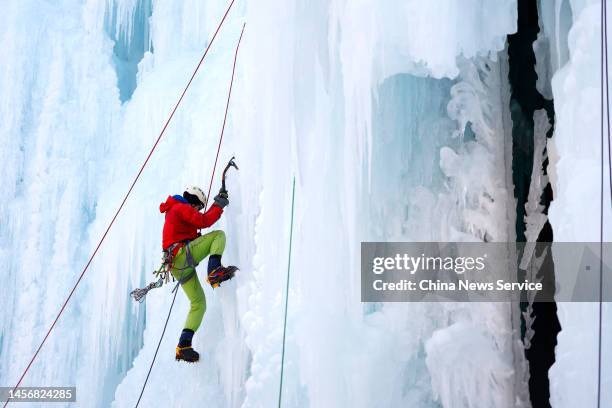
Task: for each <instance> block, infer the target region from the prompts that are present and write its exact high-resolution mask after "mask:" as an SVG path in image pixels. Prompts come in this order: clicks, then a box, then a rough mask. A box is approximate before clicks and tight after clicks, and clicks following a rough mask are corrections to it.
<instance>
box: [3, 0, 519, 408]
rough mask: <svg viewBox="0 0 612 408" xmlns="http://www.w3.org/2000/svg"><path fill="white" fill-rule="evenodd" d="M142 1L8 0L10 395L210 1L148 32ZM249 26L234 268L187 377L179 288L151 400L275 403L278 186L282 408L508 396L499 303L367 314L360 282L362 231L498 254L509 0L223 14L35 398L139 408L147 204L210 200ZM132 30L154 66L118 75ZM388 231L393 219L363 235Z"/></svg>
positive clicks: (209, 14) (509, 360)
mask: <svg viewBox="0 0 612 408" xmlns="http://www.w3.org/2000/svg"><path fill="white" fill-rule="evenodd" d="M145 3H146V2H143V1H128V0H125V1H109V2H98V1H94V0H90V1H88V2H85V3H81V2H70V1H64V2H61V3H59V4H56V5H53V6H51V5H46V6H44V7H42V8H41V7H38V6H35V4H34V2H32V3H30V2H21V3H19V5H17V4H15V3H13V4H12V5H10V7H9V8H8V11H7V13H5V15H3V16H2V17H1V18H2V19H3V20H2V22H3V23H4V24H1V25H0V27H1V28H0V30H1V31H0V34H1V37H0V41H2V44H3V46H5V47H3V48H4V49H7V50H8V53H10V54H8V57H9V58H8V59H9V60H11V58H12V57H14V61H16V63H15V64H14V65H13V64H10V65H5V66H3V68H2V69H3V70H7V71H0V73H1V75H0V80H1V81H3V82H2V89H3V90H7V91H6V92H3V95H2V98H3V104H2V105H1V106H2V109H3V110H2V113H3V117H6V118H9V120H10V121H9V124H10V127H9V128H8V129H9V131H8V132H7V133H6V134H7V137H6V138H5V137H4V136H3V140H4V139H6V143H5V144H4V145H3V147H2V155H3V158H5V157H6V160H3V161H2V162H3V164H2V166H3V167H1V168H2V175H3V176H5V177H4V179H5V180H9V181H10V182H11V183H10V185H9V187H8V191H9V193H11V194H12V195H11V196H15V199H14V200H13V201H12V202H10V203H2V204H0V206H1V207H0V217H2V225H3V226H4V225H9V227H8V228H6V229H5V228H4V227H3V228H2V232H1V233H0V239H1V240H2V241H0V242H1V243H2V247H1V248H2V251H3V252H2V257H3V258H2V260H3V261H5V260H8V261H7V262H8V263H9V265H10V267H9V273H8V283H7V284H6V285H5V287H7V288H11V290H9V291H7V293H8V295H7V296H3V297H2V300H1V302H3V303H2V306H4V310H7V311H9V312H6V313H4V314H3V317H2V320H1V321H0V328H1V330H2V331H1V332H0V333H2V343H1V346H0V347H2V348H1V351H2V353H1V355H2V358H1V359H0V374H1V375H0V377H1V378H2V379H3V380H4V379H5V378H6V381H7V382H9V383H12V382H14V381H15V379H16V377H17V375H18V373H19V372H20V370H21V369H22V368H23V367H24V365H25V363H26V356H29V354H30V352H31V351H32V350H33V348H34V347H35V345H36V344H37V343H38V341H39V340H40V338H41V336H42V334H41V330H43V329H44V328H46V327H47V324H48V322H49V321H50V320H51V318H52V317H53V314H54V313H55V311H56V310H57V305H59V304H60V301H61V299H62V298H63V296H64V295H65V294H66V292H67V290H68V288H69V286H70V285H71V284H72V282H73V281H74V278H75V275H76V274H77V273H78V272H79V271H80V268H79V267H80V266H81V265H83V264H84V261H85V257H86V255H88V254H89V252H90V251H91V249H92V248H93V246H94V244H95V243H96V241H97V239H98V238H99V237H100V235H101V233H102V232H103V231H104V228H105V226H106V224H107V222H108V221H109V220H110V218H111V216H112V214H113V212H114V211H115V209H116V206H117V205H118V203H119V201H120V199H121V197H122V194H123V193H124V192H125V190H126V188H127V186H128V185H129V181H130V177H132V175H133V174H134V173H135V172H136V171H137V169H138V166H139V164H140V162H141V160H143V159H144V157H145V155H146V151H147V149H148V148H149V147H150V146H151V145H152V143H153V141H154V139H155V138H156V136H157V132H158V131H159V130H160V129H161V127H162V125H163V121H164V120H165V119H166V116H167V114H168V113H169V111H170V109H171V107H172V105H173V103H174V102H175V100H176V97H177V96H178V93H179V91H180V89H181V87H182V86H183V85H184V84H185V83H186V80H187V79H188V77H189V75H190V74H191V72H192V69H193V67H194V66H195V64H196V63H197V61H198V59H199V57H200V55H201V52H202V50H203V48H204V46H205V45H206V42H207V40H208V39H209V38H210V36H211V33H212V30H214V28H215V23H216V21H218V20H219V18H220V16H221V15H222V13H223V11H224V7H225V4H224V3H223V2H220V1H215V2H200V1H195V0H194V1H186V2H181V3H180V4H177V3H176V2H172V1H161V0H160V1H153V2H152V3H151V7H152V14H151V17H150V19H149V20H146V19H145V20H146V23H144V22H142V19H141V15H140V14H139V12H137V10H139V7H141V8H142V7H144V5H145ZM112 10H115V14H114V16H115V17H114V18H112V17H111V18H109V16H112V15H113V14H112V13H113V11H112ZM109 13H111V14H109ZM49 16H51V17H49ZM41 21H42V22H43V23H41ZM66 21H68V22H70V23H71V24H67V23H66ZM243 21H247V29H246V33H245V37H244V40H243V41H244V42H243V45H242V49H241V54H240V56H239V67H238V72H237V78H236V82H235V88H234V94H233V97H232V98H233V99H232V108H231V113H230V117H229V123H228V128H227V129H226V135H225V141H224V144H223V147H222V150H221V158H222V159H227V158H229V156H231V155H233V154H235V155H236V156H237V159H238V162H239V165H240V167H241V171H240V172H239V173H237V174H231V176H230V180H229V182H228V183H229V184H228V186H229V189H230V195H231V205H230V207H229V208H228V210H227V211H226V214H225V216H224V218H223V220H222V221H221V222H220V224H219V227H220V228H223V229H224V230H226V232H227V234H228V248H227V252H226V255H225V256H224V259H225V260H226V262H228V263H236V264H238V265H240V267H241V272H240V274H239V277H238V279H235V280H234V281H232V282H231V283H229V284H227V285H224V286H223V287H222V288H221V289H220V290H215V291H212V290H211V289H208V288H207V289H206V296H207V301H208V310H207V313H206V317H205V321H204V325H203V327H202V329H201V330H200V331H199V332H198V334H197V335H196V337H195V347H196V348H197V349H198V350H199V351H200V352H201V356H202V361H201V362H200V363H199V364H198V365H194V366H186V365H183V364H176V363H175V362H174V358H173V357H174V356H173V350H174V345H175V342H176V337H177V336H178V333H179V332H180V329H181V328H182V324H183V319H184V314H185V313H186V310H187V307H188V305H187V302H186V300H185V298H184V296H182V294H179V296H178V298H177V302H176V305H175V307H174V314H173V317H172V318H171V320H170V324H169V327H168V332H167V333H166V336H165V339H164V341H163V343H162V346H161V349H160V355H159V356H158V359H157V363H156V366H155V368H154V369H153V372H152V376H151V379H150V380H149V387H148V389H147V392H146V393H145V395H144V398H143V402H142V404H143V406H202V405H205V406H213V407H214V406H219V407H227V406H244V407H259V406H273V405H275V404H276V401H277V394H276V392H277V390H278V381H279V378H278V375H279V364H280V347H281V338H282V331H281V330H282V326H281V325H282V304H283V300H284V298H283V296H284V294H283V289H284V286H285V279H286V265H287V249H288V248H287V239H288V233H289V212H290V187H291V179H292V176H293V175H295V176H296V178H297V188H296V190H297V191H296V224H295V225H296V229H295V236H294V243H295V247H294V258H293V261H292V264H293V269H292V281H291V288H290V299H289V318H288V333H287V336H288V337H287V350H286V361H285V376H286V377H285V388H284V394H283V401H284V402H285V405H286V406H354V407H360V406H363V407H365V406H397V405H408V406H421V407H427V406H432V407H435V406H440V405H443V406H447V407H455V406H461V405H458V404H461V403H460V402H458V401H472V405H471V406H482V407H492V406H498V407H506V406H508V404H510V403H513V402H514V401H515V394H516V393H517V391H516V389H517V387H518V386H517V384H516V380H515V376H516V373H515V372H514V369H515V364H514V360H515V358H517V357H516V355H515V353H514V348H515V344H514V343H513V339H514V334H513V329H512V314H511V310H510V308H509V306H508V305H503V304H498V305H477V304H471V305H467V306H460V307H459V306H457V305H366V306H364V305H362V304H361V303H360V301H359V284H360V282H359V273H358V270H359V269H358V250H359V243H360V241H362V240H366V239H381V240H385V239H406V240H408V239H426V240H490V241H503V240H505V239H508V234H509V232H508V231H507V230H506V227H505V226H506V225H507V224H508V222H507V217H508V215H507V208H505V203H506V202H507V193H506V190H507V185H506V172H507V170H506V167H507V166H506V164H505V160H504V158H505V157H506V154H505V150H504V143H503V135H504V128H503V114H502V106H503V104H504V95H503V84H504V82H503V81H502V79H501V78H502V71H501V69H502V68H501V66H500V65H501V64H500V63H499V61H498V60H497V55H498V54H497V53H498V52H500V51H503V47H504V41H505V36H506V34H508V33H510V32H513V31H514V30H515V24H516V23H515V22H516V3H515V1H513V0H508V1H503V2H495V4H493V3H492V2H489V1H483V0H480V1H479V0H473V1H469V2H466V1H459V0H452V1H451V0H447V1H444V2H442V4H438V5H434V4H433V3H430V2H422V1H416V0H414V1H409V2H398V3H397V4H388V3H384V4H380V3H379V2H374V1H361V2H352V1H351V2H348V1H347V2H345V1H332V2H327V1H322V0H318V1H305V0H300V1H293V2H291V1H285V2H278V1H257V2H250V1H243V2H238V3H236V5H235V9H234V10H233V11H232V13H231V15H230V17H229V19H228V21H227V22H226V25H225V26H224V28H223V29H222V31H221V32H220V34H219V37H218V39H217V42H216V43H215V44H214V45H213V48H212V49H211V53H210V55H209V56H208V59H207V61H206V63H205V65H204V67H203V69H202V71H201V73H200V74H199V76H198V77H197V79H196V81H195V82H194V83H193V85H192V88H191V90H190V92H189V93H188V94H187V96H186V97H185V99H184V100H183V105H182V106H181V108H180V110H179V111H178V112H177V115H176V116H175V118H174V120H173V122H172V124H171V125H170V127H169V128H168V130H167V133H166V135H165V138H164V139H163V141H162V143H161V144H160V145H159V147H158V150H157V151H156V153H155V156H154V157H153V160H152V162H151V163H150V165H149V167H147V169H146V171H145V173H144V174H143V177H142V179H141V181H140V182H139V184H138V185H137V186H136V188H135V190H134V192H133V196H132V197H131V198H130V201H129V202H128V204H127V205H126V207H125V208H124V212H123V213H122V215H121V216H120V217H119V218H118V220H117V222H116V224H115V226H114V229H113V230H112V232H111V233H110V235H109V236H108V238H107V241H106V243H105V244H104V247H103V249H102V250H101V252H100V253H99V254H98V257H97V258H96V261H95V262H94V264H93V265H92V268H91V270H90V271H89V272H88V275H87V276H86V280H85V281H84V283H83V286H82V287H81V288H80V289H79V293H78V296H77V297H76V298H75V299H73V302H72V304H71V306H70V309H69V311H68V312H67V314H66V315H65V316H64V317H63V319H62V320H61V322H60V324H59V325H58V328H57V329H56V330H57V331H58V332H59V333H58V332H56V333H55V334H54V337H52V338H51V340H50V341H49V343H48V344H47V345H46V346H45V348H44V350H43V353H42V354H41V356H40V358H39V360H38V362H37V364H36V365H35V366H34V367H33V368H32V371H31V372H30V374H29V376H28V380H27V381H26V383H28V384H36V383H41V382H45V381H47V380H48V379H49V378H53V379H55V380H57V381H58V382H60V383H61V384H68V383H70V384H72V383H76V385H77V387H78V388H79V390H83V391H82V392H81V393H80V394H79V398H80V402H81V404H82V405H83V406H109V405H110V404H111V403H112V405H113V406H116V407H122V406H133V404H134V402H135V400H136V398H137V394H138V391H139V387H140V386H141V384H142V382H143V380H144V377H145V375H146V371H147V369H148V364H149V362H150V359H151V357H152V354H153V352H154V350H155V347H156V345H157V340H158V338H159V335H160V334H161V330H162V326H163V323H164V319H165V314H166V312H167V310H168V307H169V305H170V301H171V297H170V293H169V288H164V289H161V290H157V291H155V292H152V293H151V294H150V296H149V297H148V299H147V302H146V304H143V305H135V304H134V303H133V302H132V301H131V299H129V297H128V295H127V294H128V293H129V291H130V290H132V289H133V288H134V287H136V286H142V285H143V284H145V283H146V282H147V281H148V280H149V279H150V278H151V275H150V272H151V271H152V270H153V269H155V268H156V267H157V265H158V254H159V237H160V233H161V227H162V217H161V216H160V215H159V213H158V212H157V205H158V203H159V202H160V201H162V200H163V199H165V197H166V195H167V194H173V193H177V192H180V191H181V190H182V188H183V186H184V185H185V184H191V183H194V184H200V185H203V186H207V185H208V180H209V177H210V173H211V170H212V162H213V159H214V153H215V149H216V142H217V137H218V132H219V130H220V128H221V121H222V113H223V108H224V102H225V97H226V91H227V86H228V84H229V79H230V74H231V62H232V61H231V59H232V57H233V55H232V52H233V47H234V45H235V43H236V41H237V38H238V35H239V31H240V28H241V25H242V22H243ZM34 27H36V29H34ZM83 27H86V28H83ZM138 27H140V29H141V30H145V31H146V30H148V31H149V32H134V30H136V31H138ZM121 33H124V34H121ZM125 33H128V34H125ZM122 35H123V37H122ZM134 35H136V36H137V37H138V38H141V39H145V38H146V39H148V41H150V44H149V45H146V47H145V44H146V43H147V41H145V40H143V47H145V48H146V50H148V51H147V52H143V53H142V60H140V61H136V62H134V60H131V61H130V64H131V65H129V64H128V65H129V66H127V67H126V66H125V65H121V64H117V61H116V58H117V48H116V47H117V42H115V43H113V41H112V39H113V38H114V39H116V40H117V41H119V42H122V44H123V45H122V46H123V47H124V48H125V49H126V50H133V49H132V48H130V47H129V44H132V43H130V40H129V38H132V37H133V36H134ZM34 40H36V41H34ZM24 50H26V51H24ZM130 55H136V59H138V55H140V54H138V53H136V54H130ZM20 58H21V59H20ZM17 62H19V64H17ZM134 63H137V67H138V72H137V74H136V78H135V81H136V82H135V88H133V89H131V88H130V86H131V85H130V84H129V83H127V84H126V82H125V81H121V78H131V77H132V75H133V72H132V71H130V70H132V69H133V64H134ZM22 66H25V67H27V69H25V70H22V71H16V72H9V71H8V69H15V68H12V67H22ZM75 67H77V68H79V69H77V70H76V74H72V72H73V71H72V70H74V69H75ZM51 68H53V69H51ZM128 71H129V72H128ZM50 73H52V74H50ZM70 74H72V75H70ZM20 75H21V76H23V80H22V81H14V80H13V79H14V77H15V76H17V77H18V78H19V76H20ZM128 82H129V81H128ZM126 87H127V88H126ZM122 89H124V90H126V89H127V90H128V91H129V92H127V93H124V94H121V92H120V91H121V90H122ZM132 91H133V93H131V92H132ZM122 95H123V96H125V95H127V96H125V97H121V98H120V96H122ZM122 101H123V104H122ZM398 104H399V105H403V106H400V107H398V106H396V105H398ZM15 106H17V107H19V109H16V108H15ZM16 112H17V113H16ZM39 123H40V124H42V125H39ZM3 134H4V133H3ZM392 155H393V156H392ZM387 157H394V158H396V160H393V161H390V160H386V158H387ZM419 163H420V164H421V165H420V166H419V165H417V164H419ZM58 169H61V170H58ZM84 175H85V176H84ZM391 186H399V188H398V189H395V190H394V192H393V193H392V192H391V191H389V188H390V187H391ZM217 188H218V184H216V185H215V186H213V191H215V190H216V189H217ZM391 193H392V194H391ZM402 195H407V196H409V197H411V198H410V199H409V200H408V203H406V201H405V200H402ZM50 198H51V199H50ZM43 204H45V205H43ZM24 209H25V210H24ZM9 220H10V223H9V224H5V223H6V222H8V221H9ZM381 225H385V226H388V227H384V228H382V227H381V228H375V227H374V228H372V227H371V226H381ZM41 231H42V235H41ZM32 237H35V238H34V239H32ZM38 237H41V238H40V239H39V238H38ZM22 248H26V250H27V251H28V253H34V254H37V255H36V256H34V257H28V258H27V260H26V264H25V265H24V263H23V262H24V260H23V259H20V258H18V257H14V256H13V255H12V254H14V253H15V251H18V250H20V249H22ZM38 254H49V256H50V258H49V257H48V256H45V255H38ZM49 259H51V263H50V261H49ZM9 261H10V262H9ZM7 262H4V263H5V264H6V263H7ZM20 290H21V291H22V292H19V291H20ZM23 291H25V292H23ZM24 293H27V296H25V295H23V294H24ZM43 293H44V294H45V296H43ZM32 299H40V300H32ZM29 333H33V335H29ZM458 335H460V336H461V342H460V343H459V344H465V345H468V344H472V345H478V350H483V354H482V360H481V361H479V363H481V364H474V361H471V362H470V361H468V360H471V359H470V357H471V356H470V355H466V354H465V353H464V349H463V347H459V346H458V345H457V344H452V343H453V342H452V341H451V340H452V339H454V338H455V337H456V336H458ZM22 338H26V339H27V340H26V341H23V340H20V339H22ZM447 350H454V352H452V353H447ZM485 351H486V352H485ZM485 363H486V364H485ZM465 370H469V374H468V375H464V371H465ZM3 382H4V381H3ZM518 388H520V387H518ZM85 390H86V391H85ZM523 391H524V390H523ZM519 394H520V393H519ZM475 396H477V397H478V398H474V397H475ZM520 398H521V396H520V395H519V399H520Z"/></svg>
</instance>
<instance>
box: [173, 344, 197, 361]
mask: <svg viewBox="0 0 612 408" xmlns="http://www.w3.org/2000/svg"><path fill="white" fill-rule="evenodd" d="M199 359H200V355H199V354H198V352H197V351H195V350H194V349H193V347H191V346H185V347H179V346H176V361H179V360H183V361H187V362H188V363H195V362H196V361H198V360H199Z"/></svg>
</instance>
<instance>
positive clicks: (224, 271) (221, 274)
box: [208, 266, 238, 288]
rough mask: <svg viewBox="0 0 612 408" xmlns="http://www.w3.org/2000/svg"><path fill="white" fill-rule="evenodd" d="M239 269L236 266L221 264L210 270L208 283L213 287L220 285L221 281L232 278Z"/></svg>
mask: <svg viewBox="0 0 612 408" xmlns="http://www.w3.org/2000/svg"><path fill="white" fill-rule="evenodd" d="M237 270H238V267H236V266H219V267H217V268H215V269H214V270H212V271H210V272H208V283H210V286H212V287H213V288H216V287H219V286H220V285H221V282H225V281H226V280H230V279H232V278H233V277H234V274H235V273H236V271H237Z"/></svg>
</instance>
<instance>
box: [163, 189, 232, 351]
mask: <svg viewBox="0 0 612 408" xmlns="http://www.w3.org/2000/svg"><path fill="white" fill-rule="evenodd" d="M205 203H206V194H204V192H203V191H202V190H201V189H200V188H198V187H189V188H187V189H186V190H185V192H184V193H183V195H182V196H181V195H174V196H169V197H168V198H167V199H166V201H165V202H163V203H161V204H160V205H159V211H160V212H161V213H164V214H165V217H166V219H165V223H164V230H163V240H162V247H163V249H164V257H165V262H170V263H171V273H172V275H173V276H174V278H175V279H177V280H179V282H180V283H181V287H182V288H183V291H184V292H185V295H187V297H188V298H189V301H190V302H191V308H190V309H189V313H188V314H187V320H186V321H185V328H184V329H183V331H182V333H181V336H180V339H179V343H178V345H177V347H176V359H177V360H184V361H188V362H195V361H198V360H199V358H200V355H199V354H198V353H197V352H196V351H195V350H194V349H193V347H192V345H191V340H192V338H193V335H194V333H195V332H196V331H197V330H198V328H199V327H200V323H202V318H203V317H204V312H205V311H206V297H205V296H204V290H203V289H202V285H201V284H200V280H199V279H198V275H197V274H196V270H195V268H196V266H197V265H198V264H199V263H200V262H201V261H202V260H203V259H204V258H206V257H207V256H208V282H209V283H210V285H211V286H212V287H213V288H215V287H217V286H219V284H220V283H221V282H224V281H226V280H228V279H231V278H232V277H233V276H234V273H235V272H236V270H238V268H236V267H235V266H228V267H224V266H223V265H221V255H222V254H223V250H224V249H225V233H224V232H223V231H221V230H215V231H211V232H209V233H207V234H204V235H201V234H200V233H199V232H198V230H199V229H202V228H207V227H210V226H212V225H213V224H214V223H215V222H217V220H218V219H219V218H220V217H221V214H223V208H224V207H225V206H226V205H228V204H229V199H228V193H227V191H226V190H225V188H224V187H222V188H221V190H220V191H219V194H218V195H217V196H216V197H215V198H214V204H213V205H212V206H211V207H210V209H209V210H208V211H206V212H204V213H202V212H200V211H202V210H203V209H204V207H205ZM209 255H210V256H209Z"/></svg>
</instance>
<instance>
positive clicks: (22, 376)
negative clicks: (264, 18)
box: [3, 0, 244, 407]
mask: <svg viewBox="0 0 612 408" xmlns="http://www.w3.org/2000/svg"><path fill="white" fill-rule="evenodd" d="M234 1H235V0H232V1H231V3H230V4H229V6H228V7H227V10H226V11H225V14H223V18H222V19H221V21H220V22H219V25H218V26H217V29H216V30H215V33H214V34H213V36H212V38H211V39H210V43H208V46H207V47H206V50H205V51H204V54H203V55H202V58H200V61H199V62H198V65H197V66H196V68H195V70H194V71H193V74H192V75H191V78H189V82H187V85H186V86H185V89H183V92H182V93H181V96H180V97H179V99H178V101H177V102H176V104H175V105H174V109H172V112H171V113H170V116H169V117H168V120H166V123H165V124H164V127H163V128H162V130H161V132H160V133H159V136H158V137H157V140H155V143H154V144H153V147H152V148H151V150H150V151H149V154H148V155H147V158H146V159H145V161H144V163H143V164H142V166H141V167H140V170H139V171H138V174H136V177H135V178H134V181H132V184H131V185H130V188H129V190H128V192H127V193H126V194H125V197H123V201H122V202H121V205H120V206H119V208H118V209H117V211H116V212H115V215H114V216H113V218H112V220H111V222H110V224H108V227H107V228H106V231H104V234H103V235H102V238H100V241H99V242H98V244H97V245H96V249H95V250H94V251H93V253H92V254H91V256H90V257H89V260H88V261H87V264H86V265H85V267H84V268H83V271H82V272H81V274H80V275H79V278H78V279H77V281H76V283H75V284H74V286H73V287H72V290H71V291H70V293H69V294H68V297H67V298H66V300H65V301H64V303H63V304H62V307H61V308H60V310H59V312H58V313H57V316H56V317H55V319H54V320H53V323H52V324H51V326H50V327H49V330H47V334H45V337H44V338H43V340H42V342H41V343H40V345H39V346H38V348H37V349H36V352H35V353H34V355H33V356H32V358H31V359H30V362H29V363H28V365H27V366H26V368H25V370H24V371H23V374H21V377H19V381H17V384H15V386H14V387H13V391H16V390H17V388H18V387H19V385H21V382H22V381H23V379H24V378H25V376H26V374H27V373H28V371H29V370H30V367H31V366H32V364H33V363H34V360H36V357H38V353H39V352H40V350H41V349H42V347H43V345H44V344H45V342H46V341H47V338H48V337H49V335H50V334H51V331H52V330H53V329H54V328H55V325H56V323H57V321H58V320H59V318H60V316H61V315H62V313H63V312H64V309H65V308H66V305H67V304H68V302H69V301H70V299H71V298H72V295H73V294H74V292H75V290H76V288H77V287H78V286H79V283H81V280H82V279H83V276H84V275H85V272H87V270H88V269H89V265H91V262H92V261H93V259H94V257H95V256H96V254H97V253H98V250H99V249H100V246H102V242H104V239H105V238H106V235H107V234H108V232H109V231H110V229H111V227H112V226H113V224H114V223H115V220H116V219H117V216H118V215H119V213H120V212H121V210H122V209H123V206H124V204H125V202H126V201H127V199H128V197H129V196H130V194H131V193H132V189H133V188H134V185H136V182H137V181H138V179H139V178H140V175H141V174H142V171H143V170H144V168H145V166H146V165H147V163H148V162H149V159H150V158H151V156H152V155H153V152H154V151H155V148H156V147H157V144H158V143H159V141H160V140H161V138H162V136H163V135H164V132H165V131H166V128H167V127H168V125H169V124H170V121H171V120H172V117H173V116H174V113H175V112H176V110H177V109H178V107H179V105H180V103H181V101H182V100H183V97H184V96H185V94H186V93H187V89H189V86H190V85H191V82H192V81H193V79H194V78H195V76H196V74H197V73H198V70H199V69H200V66H201V65H202V63H203V62H204V58H206V55H207V54H208V50H209V49H210V47H211V45H212V43H213V42H214V41H215V38H216V37H217V33H218V32H219V30H220V29H221V26H222V25H223V22H224V21H225V18H226V17H227V15H228V14H229V11H230V9H231V8H232V6H233V5H234ZM243 30H244V26H243ZM240 36H241V37H242V34H241V35H240ZM235 65H236V61H235V59H234V67H235ZM230 89H231V88H230ZM228 103H229V100H228ZM225 114H226V116H227V110H226V112H225ZM223 125H224V126H225V119H224V120H223ZM221 137H223V135H221ZM220 146H221V142H219V148H220ZM218 150H219V149H217V157H218V154H219V152H218ZM215 164H216V159H215ZM213 174H214V169H213ZM9 402H10V400H7V401H6V402H5V403H4V406H3V407H6V406H7V405H8V404H9Z"/></svg>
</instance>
